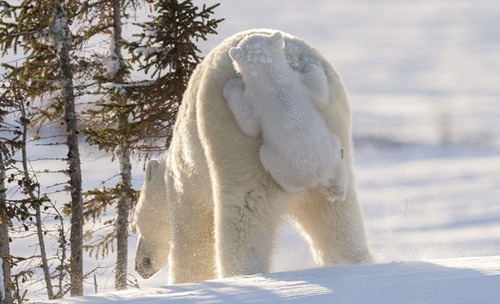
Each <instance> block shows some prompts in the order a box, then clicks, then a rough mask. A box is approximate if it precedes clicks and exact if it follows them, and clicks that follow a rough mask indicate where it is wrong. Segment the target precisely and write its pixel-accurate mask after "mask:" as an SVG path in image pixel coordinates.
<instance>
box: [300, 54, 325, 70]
mask: <svg viewBox="0 0 500 304" xmlns="http://www.w3.org/2000/svg"><path fill="white" fill-rule="evenodd" d="M299 63H300V66H301V69H302V71H304V73H310V72H312V71H314V70H318V71H321V72H323V73H324V69H323V66H322V65H321V64H320V63H319V62H317V61H315V60H314V59H312V58H309V57H300V59H299Z"/></svg>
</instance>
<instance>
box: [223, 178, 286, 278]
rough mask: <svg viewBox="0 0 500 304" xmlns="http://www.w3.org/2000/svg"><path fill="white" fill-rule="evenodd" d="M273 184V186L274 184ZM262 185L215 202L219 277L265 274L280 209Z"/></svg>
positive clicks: (276, 200)
mask: <svg viewBox="0 0 500 304" xmlns="http://www.w3.org/2000/svg"><path fill="white" fill-rule="evenodd" d="M276 186H277V185H275V186H274V187H276ZM278 201H279V197H278V196H277V195H276V193H275V195H272V194H270V193H269V192H268V191H266V186H265V185H264V184H261V185H258V186H256V187H254V188H253V189H252V188H251V189H249V191H246V192H243V193H241V194H240V193H230V195H226V196H225V197H224V200H223V201H222V202H221V203H220V204H216V237H217V240H216V248H217V262H218V267H219V276H220V278H225V277H232V276H240V275H250V274H255V273H267V272H269V271H270V267H271V260H272V252H273V249H274V244H275V240H276V237H277V228H278V225H279V223H280V217H281V213H282V211H281V210H280V209H282V208H277V205H278V203H279V202H278Z"/></svg>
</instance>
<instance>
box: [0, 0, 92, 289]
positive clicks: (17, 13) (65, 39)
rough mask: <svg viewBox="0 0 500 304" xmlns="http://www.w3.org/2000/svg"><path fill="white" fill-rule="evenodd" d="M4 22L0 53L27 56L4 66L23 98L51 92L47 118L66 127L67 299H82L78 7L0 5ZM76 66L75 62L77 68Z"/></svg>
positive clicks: (67, 4)
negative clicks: (76, 71)
mask: <svg viewBox="0 0 500 304" xmlns="http://www.w3.org/2000/svg"><path fill="white" fill-rule="evenodd" d="M0 6H1V7H2V9H3V12H4V14H7V18H5V19H3V18H2V21H1V22H0V50H2V55H4V54H6V53H7V52H8V51H12V52H14V53H15V54H16V53H17V52H18V49H19V48H20V49H21V50H22V51H23V52H24V54H25V55H26V58H25V60H24V61H23V62H22V63H21V65H20V66H18V67H16V66H11V65H8V64H3V66H4V67H6V68H7V69H8V70H9V71H10V76H11V77H12V74H13V73H15V74H16V76H18V77H19V82H20V83H22V84H23V85H24V86H25V87H26V88H28V90H27V92H26V95H25V98H27V99H30V100H32V101H35V100H47V99H49V98H50V96H52V95H53V93H54V92H57V93H58V95H59V97H58V98H55V99H52V100H48V101H49V105H48V107H47V110H45V111H42V113H45V114H48V115H45V117H41V118H40V120H39V121H40V122H41V123H43V122H50V121H48V120H47V117H49V118H52V119H54V120H56V121H57V120H59V119H60V118H62V121H63V123H62V124H64V125H65V126H66V132H65V136H66V144H67V147H68V154H67V162H68V170H67V171H66V173H67V174H68V176H69V189H70V196H71V210H72V212H71V241H70V242H71V295H72V296H77V295H82V294H83V260H82V235H83V217H82V204H83V200H82V185H81V164H80V152H79V147H78V129H77V124H76V120H77V113H76V111H75V93H74V90H75V87H74V81H73V73H74V67H75V66H76V65H77V64H75V63H79V62H78V61H79V59H78V57H77V56H76V54H75V52H74V49H75V48H77V47H78V46H79V45H81V43H82V39H80V37H77V36H74V35H73V34H72V33H71V31H70V30H69V25H70V23H71V20H72V17H74V16H75V15H76V14H77V12H78V2H77V1H73V0H68V1H66V2H64V3H62V2H61V0H55V1H54V2H52V1H50V2H49V1H43V0H35V1H30V0H25V1H22V2H21V3H20V4H19V5H11V4H10V3H9V2H7V1H2V2H0ZM75 61H77V62H75Z"/></svg>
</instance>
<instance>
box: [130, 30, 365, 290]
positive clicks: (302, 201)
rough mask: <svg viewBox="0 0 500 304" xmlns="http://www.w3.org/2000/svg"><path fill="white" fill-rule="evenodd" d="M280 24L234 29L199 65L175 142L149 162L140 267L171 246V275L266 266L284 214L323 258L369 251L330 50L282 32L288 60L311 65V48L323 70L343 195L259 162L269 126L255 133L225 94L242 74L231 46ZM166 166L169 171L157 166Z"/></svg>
mask: <svg viewBox="0 0 500 304" xmlns="http://www.w3.org/2000/svg"><path fill="white" fill-rule="evenodd" d="M275 32H276V31H271V30H251V31H247V32H242V33H238V34H236V35H234V36H232V37H229V38H227V39H226V40H224V41H223V42H222V43H221V44H220V45H219V46H217V47H216V48H215V49H214V50H212V51H211V52H210V53H209V54H208V55H207V56H206V57H205V59H204V60H203V61H202V62H201V63H200V64H199V65H198V67H197V68H196V70H195V72H194V73H193V75H192V77H191V79H190V82H189V85H188V88H187V91H186V92H185V94H184V96H183V101H182V105H181V107H180V109H179V114H178V118H177V122H176V125H175V128H174V134H173V139H172V143H171V145H170V147H169V150H168V152H167V153H166V154H165V157H164V159H163V160H162V161H160V162H156V163H155V161H153V163H151V164H150V165H151V168H156V170H151V173H152V174H149V173H147V174H146V175H147V176H146V179H145V183H144V186H143V191H142V193H141V198H140V202H139V204H138V206H137V210H136V214H135V218H136V221H137V227H138V230H139V232H140V241H139V246H138V250H137V256H136V268H137V269H138V271H139V273H140V274H141V275H144V276H146V277H148V276H150V275H152V274H153V273H155V272H156V271H158V270H159V269H160V268H161V267H163V266H164V265H165V263H166V256H167V255H169V257H168V263H169V265H170V281H171V283H182V282H192V281H200V280H208V279H214V278H224V277H230V276H235V275H246V274H254V273H265V272H268V271H269V269H270V266H271V265H270V264H271V256H272V253H273V249H274V245H275V241H276V238H277V228H278V226H279V225H280V223H281V219H282V218H283V216H285V215H286V214H292V215H293V216H294V217H295V218H296V220H297V223H298V225H299V227H300V229H301V231H302V232H303V233H304V235H305V236H306V238H307V240H308V241H309V242H310V244H311V248H312V250H313V253H314V257H315V260H316V263H317V265H318V266H326V265H336V264H358V263H367V262H370V261H371V255H370V252H369V249H368V246H367V241H366V237H365V232H364V226H363V217H362V214H361V210H360V207H359V204H358V200H357V196H356V190H355V185H354V172H353V168H352V167H353V166H352V143H351V113H350V108H349V104H348V101H347V96H346V92H345V90H344V87H343V86H342V84H341V82H340V78H339V76H338V74H337V73H336V72H335V71H334V69H333V68H332V67H331V66H330V64H329V63H328V62H327V61H326V59H325V58H324V57H323V56H321V55H320V54H319V52H318V51H317V50H316V49H314V48H312V47H311V46H309V45H308V44H307V43H306V42H304V41H303V40H301V39H298V38H296V37H294V36H291V35H288V34H283V36H284V43H285V48H284V53H285V55H286V59H287V63H288V64H289V65H290V66H291V67H292V68H293V69H294V70H296V71H298V72H300V73H304V72H305V73H307V68H306V69H304V62H305V61H304V58H308V59H307V61H309V60H310V61H309V62H317V63H318V64H319V65H321V67H322V69H323V70H324V71H325V75H326V79H327V82H328V98H327V101H326V102H325V104H321V105H319V106H317V107H316V110H317V111H318V113H319V114H320V115H321V117H322V118H323V120H324V122H325V124H326V126H327V128H328V129H329V130H330V132H331V133H333V134H335V136H336V137H337V138H338V140H339V141H340V146H341V147H342V149H343V154H344V155H343V156H344V161H345V165H346V168H347V171H348V172H347V174H348V181H347V187H346V194H345V198H344V199H338V200H336V201H335V202H330V201H329V200H328V195H327V194H325V193H324V192H322V191H320V190H319V189H318V188H310V189H307V190H305V191H304V192H303V193H300V194H298V193H293V192H290V191H286V190H285V189H283V187H281V186H280V185H279V184H278V183H277V182H276V181H275V179H274V178H273V177H272V176H271V174H270V173H269V172H268V171H266V169H265V168H264V166H263V165H262V163H261V160H260V155H259V151H260V149H261V146H262V144H263V139H262V136H257V137H255V136H249V135H247V134H246V133H245V132H244V131H243V130H242V128H240V127H239V125H238V122H237V121H236V119H235V117H234V115H233V113H232V111H231V109H230V107H229V106H228V102H227V101H226V99H225V98H224V96H223V88H224V87H225V85H226V84H227V83H228V81H230V80H231V79H234V78H237V77H239V76H241V75H239V74H238V72H237V71H236V70H235V68H234V66H233V62H232V60H231V58H230V56H229V50H230V49H231V48H233V47H236V46H237V45H238V43H239V42H240V41H242V39H244V38H245V37H247V36H250V35H255V34H260V35H267V36H270V35H272V34H274V33H275ZM312 68H314V67H312ZM301 77H302V76H301ZM243 128H244V127H243ZM163 164H164V167H163ZM149 167H150V166H148V170H149ZM162 168H163V169H162ZM162 170H164V176H163V178H162V176H160V175H161V174H159V175H156V174H157V173H158V172H162ZM148 174H149V177H148ZM163 183H164V185H165V187H164V186H163ZM168 244H169V245H170V246H169V245H168ZM145 268H147V270H145Z"/></svg>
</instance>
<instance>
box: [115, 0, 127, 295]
mask: <svg viewBox="0 0 500 304" xmlns="http://www.w3.org/2000/svg"><path fill="white" fill-rule="evenodd" d="M121 11H122V7H121V1H120V0H113V39H112V40H111V43H113V44H114V45H113V46H112V47H111V48H110V49H111V50H113V51H114V52H115V54H116V57H117V58H118V61H119V63H120V69H119V70H118V72H117V74H116V75H114V79H115V81H116V82H118V83H123V81H124V73H123V70H122V68H123V58H122V53H121V45H120V42H121V40H122V23H121ZM122 102H123V103H125V102H126V100H123V99H122ZM127 118H128V117H124V116H123V115H120V117H119V122H118V126H119V127H122V126H123V125H124V124H126V123H127ZM114 153H115V157H116V159H117V160H118V172H119V174H120V181H121V184H122V186H123V191H122V193H121V196H120V198H119V200H118V202H117V205H116V213H117V215H116V223H115V227H116V243H117V251H116V255H117V257H116V274H115V288H116V290H125V289H127V263H128V217H129V212H130V208H131V205H132V204H131V199H130V193H131V191H132V166H131V165H130V153H129V146H128V144H126V143H125V144H120V145H119V146H118V147H116V149H115V150H114Z"/></svg>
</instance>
